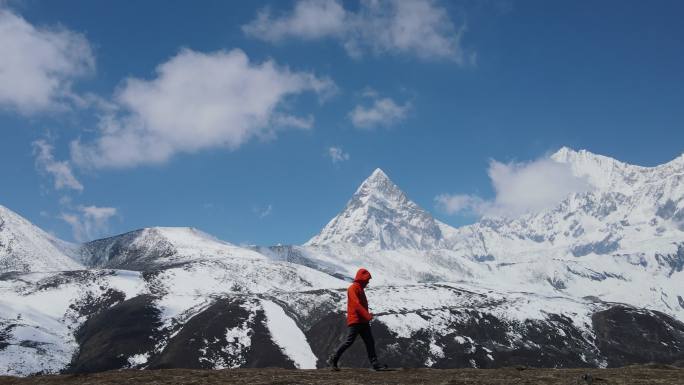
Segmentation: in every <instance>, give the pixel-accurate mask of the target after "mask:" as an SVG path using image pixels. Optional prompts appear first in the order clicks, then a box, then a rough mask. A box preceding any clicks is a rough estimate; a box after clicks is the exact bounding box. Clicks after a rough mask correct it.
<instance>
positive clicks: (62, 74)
mask: <svg viewBox="0 0 684 385" xmlns="http://www.w3.org/2000/svg"><path fill="white" fill-rule="evenodd" d="M0 58H2V59H0V107H5V108H10V109H15V110H17V111H19V112H20V113H23V114H31V113H35V112H39V111H45V110H55V109H59V108H64V107H65V106H66V105H67V104H68V103H69V102H70V101H71V100H72V99H74V98H78V97H77V96H75V95H74V94H73V93H72V92H71V83H72V82H73V80H74V79H76V78H78V77H81V76H83V75H86V74H89V73H91V72H92V71H93V70H94V68H95V58H94V56H93V53H92V49H91V48H90V44H89V43H88V40H86V38H85V37H84V36H83V35H81V34H78V33H75V32H72V31H69V30H67V29H65V28H62V27H55V28H44V27H35V26H33V25H31V24H30V23H28V22H27V21H26V20H25V19H23V18H22V17H21V16H19V15H17V14H15V13H13V12H12V11H10V10H9V9H6V8H3V6H2V4H0Z"/></svg>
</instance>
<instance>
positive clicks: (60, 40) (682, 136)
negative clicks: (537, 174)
mask: <svg viewBox="0 0 684 385" xmlns="http://www.w3.org/2000/svg"><path fill="white" fill-rule="evenodd" d="M409 6H410V7H414V8H411V9H400V8H401V7H405V8H406V7H409ZM0 9H2V11H0V12H2V18H0V26H1V27H3V28H5V29H4V31H10V32H9V33H3V35H4V37H0V69H4V70H5V75H2V72H3V71H0V127H2V129H1V130H2V131H1V135H2V136H1V137H0V175H3V178H2V183H0V204H2V205H4V206H7V207H9V208H11V209H12V210H14V211H17V212H18V213H20V214H22V215H23V216H25V217H27V218H28V219H29V220H31V221H33V222H34V223H36V224H37V225H39V226H41V227H42V228H44V229H46V230H48V231H51V232H54V233H55V234H57V235H58V236H60V237H62V238H64V239H69V240H73V239H74V238H78V239H81V240H83V239H90V238H94V237H100V236H104V235H110V234H116V233H120V232H124V231H128V230H132V229H136V228H140V227H146V226H155V225H158V226H194V227H198V228H200V229H202V230H205V231H207V232H209V233H211V234H214V235H216V236H218V237H219V238H222V239H225V240H228V241H231V242H234V243H255V244H275V243H302V242H304V241H306V240H307V239H308V238H310V237H311V236H313V235H314V234H315V233H317V232H318V231H319V230H320V228H322V227H323V226H324V225H325V224H326V223H327V221H328V220H329V219H330V218H332V217H333V216H334V215H335V214H336V213H337V212H338V211H339V210H341V209H342V208H343V206H344V204H345V203H346V201H347V200H348V199H349V197H350V196H351V194H352V193H353V192H354V191H355V189H356V188H357V187H358V185H359V184H360V183H361V182H362V181H363V180H364V179H365V178H366V177H367V176H368V175H369V174H370V173H371V172H372V171H373V170H374V169H375V168H376V167H380V168H382V169H383V170H384V171H385V172H386V173H387V174H388V175H389V176H390V177H391V178H392V179H393V180H394V181H395V182H396V183H397V184H398V185H399V186H400V187H401V188H402V189H403V190H404V191H405V192H406V193H407V194H408V195H409V197H410V198H412V199H413V200H414V201H416V202H417V203H418V204H420V205H422V206H423V207H425V208H426V209H428V210H429V211H431V212H433V213H434V214H435V216H436V217H438V218H439V219H441V220H443V221H445V222H447V223H450V224H453V225H462V224H466V223H470V222H473V221H475V220H476V219H477V216H476V215H474V214H473V213H465V214H464V213H457V214H455V215H449V214H447V213H446V212H444V211H442V210H440V209H439V207H437V206H436V203H435V202H436V201H435V198H436V197H437V196H439V195H440V194H445V193H448V194H473V195H475V196H479V197H482V198H483V199H491V198H492V197H493V196H494V194H495V191H494V190H493V188H492V183H491V180H490V178H489V176H488V168H489V167H490V162H491V160H497V161H499V162H503V163H504V164H510V163H511V162H513V163H514V164H515V162H523V164H524V162H530V161H534V160H536V159H539V158H541V157H544V156H545V155H548V154H549V153H550V152H553V151H555V150H557V149H558V148H560V147H561V146H569V147H572V148H575V149H587V150H590V151H592V152H595V153H599V154H603V155H607V156H611V157H615V158H617V159H620V160H622V161H626V162H629V163H633V164H639V165H646V166H652V165H657V164H660V163H664V162H666V161H668V160H671V159H673V158H675V157H677V156H679V155H680V154H681V153H682V151H683V146H682V143H684V108H683V106H682V101H684V71H682V68H684V49H682V47H683V46H684V24H683V23H681V20H680V16H681V15H682V12H684V3H682V2H680V1H658V2H643V1H601V2H592V1H567V2H564V1H555V2H548V1H514V2H507V1H459V2H446V1H425V2H415V3H412V2H400V3H393V2H391V1H386V2H381V3H379V4H376V5H373V4H370V3H369V2H362V3H359V2H356V1H344V2H335V1H325V2H297V1H294V2H291V1H278V2H244V3H236V2H224V1H202V2H187V1H145V2H135V1H117V2H114V1H112V2H92V1H70V2H68V3H60V2H48V1H43V2H40V1H32V0H31V1H29V0H27V1H9V2H1V1H0ZM413 27H415V28H414V29H411V28H413ZM407 30H408V32H405V31H407ZM16 58H19V59H16ZM15 59H16V60H15ZM8 68H9V70H8ZM7 74H10V75H7ZM3 76H5V77H4V78H3ZM331 148H335V150H331ZM333 153H334V154H335V155H336V156H335V157H333V156H331V155H332V154H333Z"/></svg>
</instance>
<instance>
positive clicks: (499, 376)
mask: <svg viewBox="0 0 684 385" xmlns="http://www.w3.org/2000/svg"><path fill="white" fill-rule="evenodd" d="M586 374H589V375H590V376H591V381H587V380H585V379H583V376H585V375H586ZM589 383H593V384H596V385H599V384H600V385H604V384H625V385H627V384H629V385H633V384H634V385H636V384H677V385H682V384H684V369H681V368H675V367H670V366H664V365H650V366H648V365H647V366H632V367H626V368H617V369H523V368H520V369H516V368H504V369H399V370H396V371H387V372H373V371H370V370H367V369H343V370H342V371H340V372H332V371H329V370H323V369H319V370H289V369H276V368H266V369H234V370H191V369H167V370H118V371H109V372H103V373H94V374H80V375H55V376H34V377H27V378H17V377H0V385H6V384H7V385H9V384H21V385H29V384H41V385H42V384H45V385H58V384H60V385H61V384H77V385H78V384H84V385H85V384H93V385H100V384H120V385H135V384H147V385H161V384H196V385H205V384H240V385H246V384H326V385H327V384H331V385H334V384H340V385H343V384H388V385H389V384H440V385H447V384H454V385H455V384H471V385H479V384H506V385H512V384H572V385H576V384H589Z"/></svg>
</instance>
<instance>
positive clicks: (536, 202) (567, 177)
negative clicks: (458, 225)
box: [435, 158, 593, 217]
mask: <svg viewBox="0 0 684 385" xmlns="http://www.w3.org/2000/svg"><path fill="white" fill-rule="evenodd" d="M488 174H489V178H490V179H491V181H492V187H493V188H494V191H495V193H496V196H495V197H494V199H491V200H486V199H482V198H480V197H478V196H475V195H467V194H441V195H438V196H437V197H436V198H435V202H436V204H437V206H438V207H439V208H440V209H441V210H443V211H444V212H446V213H448V214H457V213H472V214H476V215H479V216H505V217H516V216H519V215H522V214H525V213H530V212H532V213H533V212H539V211H541V210H544V209H547V208H551V207H553V206H555V205H556V204H558V203H559V202H561V201H562V200H563V199H564V198H566V197H567V196H568V195H570V194H572V193H577V192H584V191H590V190H592V189H593V186H592V185H591V184H590V183H589V181H588V179H587V178H585V177H577V176H575V175H573V173H572V169H571V168H570V166H569V165H568V164H564V163H558V162H555V161H553V160H551V159H548V158H542V159H539V160H535V161H532V162H523V163H515V162H511V163H508V164H505V163H501V162H497V161H494V160H492V161H491V162H490V164H489V170H488Z"/></svg>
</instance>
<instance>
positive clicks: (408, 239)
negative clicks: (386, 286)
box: [306, 168, 445, 250]
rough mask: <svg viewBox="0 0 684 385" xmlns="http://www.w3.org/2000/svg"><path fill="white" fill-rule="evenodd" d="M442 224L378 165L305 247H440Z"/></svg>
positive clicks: (441, 243)
mask: <svg viewBox="0 0 684 385" xmlns="http://www.w3.org/2000/svg"><path fill="white" fill-rule="evenodd" d="M442 226H445V225H444V224H443V223H440V222H438V221H437V220H435V219H434V218H433V217H432V216H431V215H430V214H429V213H428V212H427V211H425V210H423V209H422V208H421V207H419V206H418V205H417V204H415V203H414V202H413V201H411V200H409V199H408V197H407V196H406V194H404V192H403V191H401V189H399V187H397V185H395V184H394V183H393V182H392V181H391V180H390V179H389V177H387V175H386V174H385V173H384V172H383V171H382V170H380V169H379V168H378V169H376V170H375V171H373V173H372V174H371V175H370V176H369V177H368V179H366V180H365V181H364V182H363V183H362V184H361V186H359V188H358V189H357V190H356V192H355V193H354V195H353V196H352V198H351V199H350V200H349V202H348V203H347V206H346V207H345V209H344V210H343V211H342V212H341V213H340V214H339V215H337V216H336V217H335V218H333V219H332V220H331V221H330V222H329V223H328V224H327V225H326V226H325V228H323V230H322V231H321V232H320V233H319V234H318V235H316V236H315V237H313V238H311V240H309V241H308V242H307V243H306V246H321V245H330V244H336V243H342V244H353V245H357V246H362V247H365V248H369V249H378V250H393V249H419V250H431V249H438V248H441V247H443V246H444V237H443V235H442Z"/></svg>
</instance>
